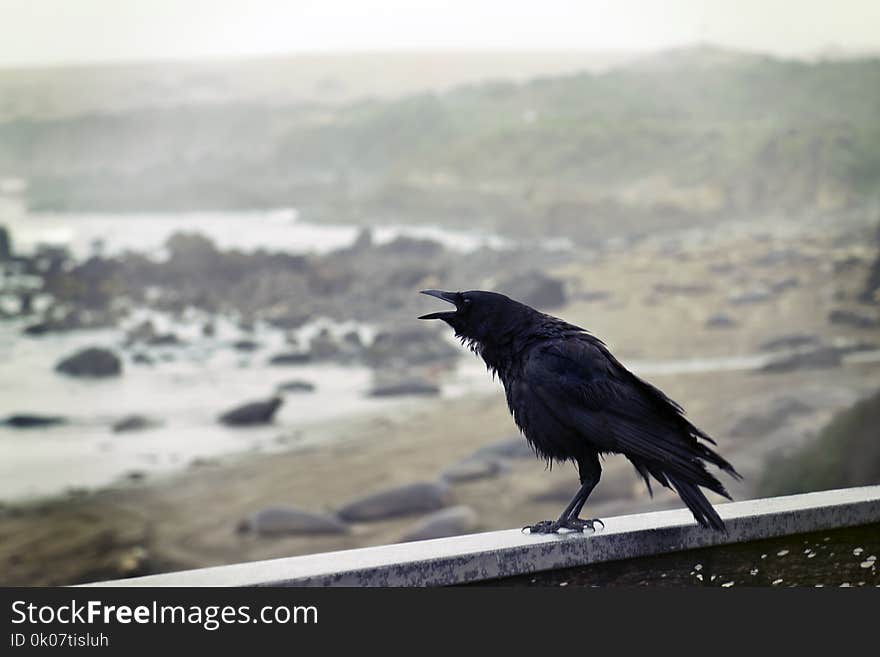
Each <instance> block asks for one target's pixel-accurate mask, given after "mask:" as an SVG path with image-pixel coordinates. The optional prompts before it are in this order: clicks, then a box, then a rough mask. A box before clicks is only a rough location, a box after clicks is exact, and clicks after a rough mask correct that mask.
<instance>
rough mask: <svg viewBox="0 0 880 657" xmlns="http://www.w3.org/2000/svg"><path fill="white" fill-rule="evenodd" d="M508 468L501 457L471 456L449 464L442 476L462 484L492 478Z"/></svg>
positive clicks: (453, 482)
mask: <svg viewBox="0 0 880 657" xmlns="http://www.w3.org/2000/svg"><path fill="white" fill-rule="evenodd" d="M506 469H507V468H506V466H505V465H504V461H502V460H501V459H498V458H494V459H493V458H490V457H486V456H484V457H474V456H471V457H469V458H466V459H463V460H461V461H459V462H458V463H455V464H453V465H451V466H449V467H448V468H446V470H444V471H443V473H442V474H441V475H440V476H441V477H443V479H444V480H445V481H448V482H449V483H451V484H460V483H464V482H468V481H476V480H478V479H491V478H492V477H497V476H498V475H499V474H501V473H502V472H504V471H505V470H506Z"/></svg>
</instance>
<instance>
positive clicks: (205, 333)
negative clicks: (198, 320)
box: [202, 322, 217, 338]
mask: <svg viewBox="0 0 880 657" xmlns="http://www.w3.org/2000/svg"><path fill="white" fill-rule="evenodd" d="M215 335H217V325H216V324H215V323H214V322H205V323H204V324H202V337H205V338H213V337H214V336H215Z"/></svg>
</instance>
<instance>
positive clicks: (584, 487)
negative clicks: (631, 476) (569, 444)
mask: <svg viewBox="0 0 880 657" xmlns="http://www.w3.org/2000/svg"><path fill="white" fill-rule="evenodd" d="M578 470H579V474H580V479H581V487H580V488H579V489H578V492H577V493H575V495H574V497H573V498H571V502H569V503H568V506H566V507H565V509H564V510H563V511H562V514H561V515H560V516H559V518H558V519H556V520H542V521H541V522H539V523H536V524H534V525H526V526H525V527H523V531H525V530H526V529H528V530H529V533H530V534H556V533H558V532H559V530H560V529H570V530H572V531H578V532H582V531H584V529H591V530H593V531H595V529H596V527H595V525H596V523H599V524H600V525H602V528H603V529H604V527H605V523H604V522H602V521H601V520H599V519H598V518H593V519H592V520H581V519H580V518H578V515H579V514H580V512H581V509H583V508H584V504H585V503H586V501H587V498H588V497H589V496H590V493H592V492H593V489H594V488H595V487H596V484H598V483H599V477H600V476H601V474H602V467H601V466H600V465H599V458H598V456H597V455H591V457H588V458H584V459H579V460H578Z"/></svg>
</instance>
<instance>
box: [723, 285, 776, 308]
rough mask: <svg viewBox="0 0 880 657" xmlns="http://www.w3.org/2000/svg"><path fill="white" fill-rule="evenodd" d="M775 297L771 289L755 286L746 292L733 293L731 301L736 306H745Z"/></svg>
mask: <svg viewBox="0 0 880 657" xmlns="http://www.w3.org/2000/svg"><path fill="white" fill-rule="evenodd" d="M772 298H773V294H772V293H771V292H770V290H769V289H767V288H764V287H755V288H752V289H751V290H747V291H745V292H740V293H738V294H733V295H731V296H730V297H729V299H728V300H729V301H730V303H732V304H733V305H734V306H745V305H751V304H754V303H764V302H765V301H769V300H770V299H772Z"/></svg>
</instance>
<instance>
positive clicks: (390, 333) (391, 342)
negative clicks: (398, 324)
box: [365, 326, 461, 367]
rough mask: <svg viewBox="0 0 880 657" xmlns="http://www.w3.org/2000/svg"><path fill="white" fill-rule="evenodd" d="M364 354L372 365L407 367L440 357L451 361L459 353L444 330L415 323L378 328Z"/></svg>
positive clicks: (432, 361) (429, 361)
mask: <svg viewBox="0 0 880 657" xmlns="http://www.w3.org/2000/svg"><path fill="white" fill-rule="evenodd" d="M365 356H366V359H367V363H368V364H369V365H371V366H373V367H390V366H394V365H400V366H406V367H411V366H412V365H422V364H426V363H436V362H443V361H445V362H449V363H451V362H452V361H453V360H455V359H457V358H458V357H459V356H461V350H460V349H458V348H456V347H455V346H454V345H452V344H451V343H450V342H449V340H448V338H447V337H446V335H445V334H444V333H441V332H440V331H437V330H431V329H426V328H425V327H424V326H417V327H413V328H406V329H400V328H393V329H386V330H382V331H380V332H379V333H377V334H376V337H375V338H374V339H373V342H372V343H371V344H370V346H369V348H368V349H367V350H366V353H365Z"/></svg>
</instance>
